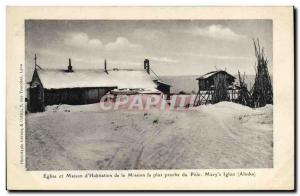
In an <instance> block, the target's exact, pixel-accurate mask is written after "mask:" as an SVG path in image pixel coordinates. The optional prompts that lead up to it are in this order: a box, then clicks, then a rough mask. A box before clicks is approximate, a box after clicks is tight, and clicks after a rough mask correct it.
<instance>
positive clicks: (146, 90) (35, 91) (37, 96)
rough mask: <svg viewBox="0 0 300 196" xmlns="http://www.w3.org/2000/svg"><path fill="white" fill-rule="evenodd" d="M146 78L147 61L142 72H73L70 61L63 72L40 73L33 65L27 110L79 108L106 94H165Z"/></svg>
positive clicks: (162, 85)
mask: <svg viewBox="0 0 300 196" xmlns="http://www.w3.org/2000/svg"><path fill="white" fill-rule="evenodd" d="M157 81H159V80H158V79H157V78H153V76H152V75H151V74H150V65H149V60H147V59H146V60H145V61H144V69H140V70H136V69H135V70H134V69H117V68H114V69H107V67H106V61H105V64H104V69H99V70H95V69H93V70H92V69H90V70H82V69H73V67H72V65H71V59H69V66H68V68H67V69H66V70H64V69H61V70H59V69H43V68H41V67H40V66H38V65H35V69H34V73H33V76H32V80H31V82H30V89H29V96H28V97H29V100H28V103H29V107H28V109H29V110H30V111H32V112H38V111H44V108H45V106H46V105H54V104H70V105H80V104H89V103H96V102H99V101H100V99H101V98H102V97H103V96H104V95H105V94H106V93H108V92H114V93H115V94H118V93H120V94H122V93H123V94H124V93H125V94H126V93H129V94H132V93H139V94H162V93H164V94H169V93H170V91H167V90H159V89H165V87H166V85H168V84H165V83H163V82H160V83H158V82H157Z"/></svg>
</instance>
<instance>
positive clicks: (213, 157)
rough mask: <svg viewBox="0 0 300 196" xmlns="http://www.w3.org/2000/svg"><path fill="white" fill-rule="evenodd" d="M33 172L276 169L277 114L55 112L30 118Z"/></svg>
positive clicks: (244, 110) (207, 109)
mask: <svg viewBox="0 0 300 196" xmlns="http://www.w3.org/2000/svg"><path fill="white" fill-rule="evenodd" d="M26 126H27V127H26V167H27V169H29V170H60V169H61V170H68V169H69V170H75V169H77V170H78V169H80V170H82V169H92V170H96V169H204V168H269V167H272V166H273V107H272V105H267V106H265V107H263V108H259V109H251V108H248V107H245V106H242V105H238V104H235V103H230V102H221V103H218V104H215V105H207V106H199V107H197V108H193V109H191V110H190V111H159V110H156V109H152V110H150V111H144V112H141V111H109V112H100V110H99V106H98V104H92V105H83V106H68V105H61V106H50V107H47V111H46V112H43V113H34V114H27V115H26Z"/></svg>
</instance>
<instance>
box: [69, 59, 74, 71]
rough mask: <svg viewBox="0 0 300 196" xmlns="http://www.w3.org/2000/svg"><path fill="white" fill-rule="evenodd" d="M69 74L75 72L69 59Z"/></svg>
mask: <svg viewBox="0 0 300 196" xmlns="http://www.w3.org/2000/svg"><path fill="white" fill-rule="evenodd" d="M68 72H73V69H72V63H71V59H70V58H69V66H68Z"/></svg>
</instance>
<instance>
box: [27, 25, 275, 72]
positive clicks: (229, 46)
mask: <svg viewBox="0 0 300 196" xmlns="http://www.w3.org/2000/svg"><path fill="white" fill-rule="evenodd" d="M25 24H26V28H25V35H26V36H25V37H26V38H25V46H26V62H25V63H26V71H27V74H26V76H27V77H31V74H32V70H33V65H34V61H33V58H34V53H36V54H37V56H38V64H39V65H40V66H41V67H43V68H60V69H63V68H66V66H67V65H68V58H71V59H72V65H73V67H74V68H75V69H76V68H77V69H85V68H86V69H88V68H89V69H91V68H103V64H104V59H107V64H108V67H109V68H113V67H118V68H143V61H144V59H145V58H149V60H150V64H151V65H150V66H151V68H152V69H153V70H154V71H155V72H157V74H158V75H201V74H205V73H206V72H209V71H213V70H215V69H226V70H227V71H228V72H230V73H231V74H237V71H238V70H240V71H241V72H246V73H247V74H254V73H255V71H254V63H255V56H254V49H253V44H252V38H259V39H260V42H261V45H262V46H264V47H265V54H266V56H267V57H268V59H269V69H270V73H272V47H273V46H272V36H273V35H272V21H271V20H155V21H151V20H150V21H149V20H148V21H143V20H142V21H141V20H139V21H133V20H131V21H117V20H116V21H109V20H106V21H101V20H97V21H87V20H86V21H76V20H75V21H70V20H68V21H64V20H60V21H57V20H55V21H54V20H53V21H47V20H28V21H26V23H25Z"/></svg>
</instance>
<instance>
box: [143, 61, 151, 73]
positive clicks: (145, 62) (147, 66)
mask: <svg viewBox="0 0 300 196" xmlns="http://www.w3.org/2000/svg"><path fill="white" fill-rule="evenodd" d="M144 69H145V70H146V71H147V73H148V74H150V63H149V60H148V59H145V60H144Z"/></svg>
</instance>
